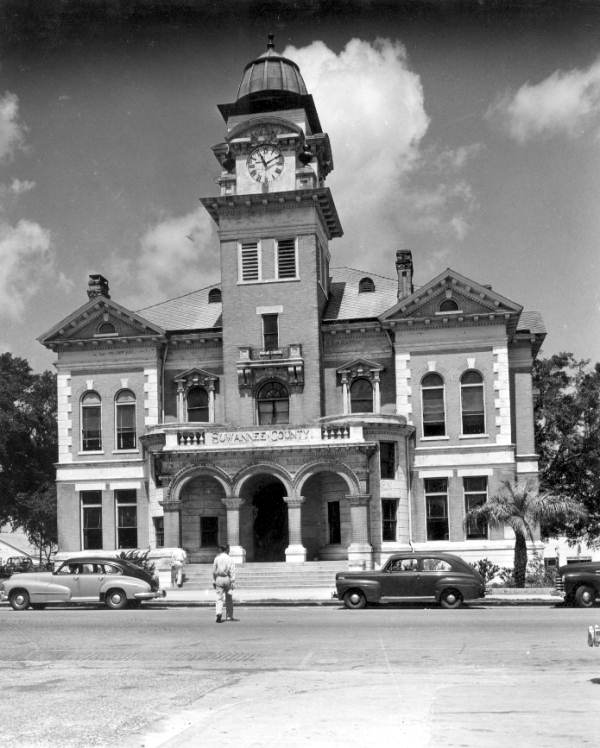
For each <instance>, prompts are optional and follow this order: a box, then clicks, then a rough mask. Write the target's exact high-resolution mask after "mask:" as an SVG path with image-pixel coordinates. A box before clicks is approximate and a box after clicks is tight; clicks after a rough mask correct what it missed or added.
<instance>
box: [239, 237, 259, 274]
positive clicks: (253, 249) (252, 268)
mask: <svg viewBox="0 0 600 748" xmlns="http://www.w3.org/2000/svg"><path fill="white" fill-rule="evenodd" d="M242 280H243V281H256V280H259V267H258V244H257V243H256V242H243V243H242Z"/></svg>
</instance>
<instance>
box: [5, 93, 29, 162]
mask: <svg viewBox="0 0 600 748" xmlns="http://www.w3.org/2000/svg"><path fill="white" fill-rule="evenodd" d="M24 142H25V127H24V125H22V124H20V123H19V99H18V97H17V96H16V95H15V94H13V93H10V91H7V92H6V93H5V94H4V96H1V97H0V160H2V161H8V160H10V159H11V158H12V157H13V156H14V154H15V151H16V150H17V149H19V148H22V147H23V146H24Z"/></svg>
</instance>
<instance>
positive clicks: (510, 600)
mask: <svg viewBox="0 0 600 748" xmlns="http://www.w3.org/2000/svg"><path fill="white" fill-rule="evenodd" d="M165 589H166V591H167V597H166V598H164V599H162V600H153V601H150V602H149V603H146V605H165V604H167V605H176V606H188V607H190V606H193V607H202V606H212V605H214V602H215V595H214V590H213V589H212V587H210V588H206V589H190V588H188V589H186V586H185V585H184V586H183V587H182V588H181V589H171V588H169V587H166V588H165ZM332 592H333V586H332V587H295V588H288V589H247V590H244V589H240V588H236V589H235V590H234V593H233V599H234V602H235V604H236V605H342V602H341V601H340V600H337V599H335V598H332V596H331V594H332ZM551 592H552V590H551V588H534V587H526V588H524V589H516V588H514V587H513V588H510V587H494V588H490V589H489V591H488V593H487V594H486V596H485V598H484V599H483V600H477V601H473V603H471V604H473V605H558V604H560V603H561V602H562V598H561V597H557V596H556V595H552V594H551Z"/></svg>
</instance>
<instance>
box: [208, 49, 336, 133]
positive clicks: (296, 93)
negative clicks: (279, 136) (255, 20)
mask: <svg viewBox="0 0 600 748" xmlns="http://www.w3.org/2000/svg"><path fill="white" fill-rule="evenodd" d="M290 109H304V110H305V111H306V114H307V117H308V122H309V127H310V130H311V132H312V133H320V132H322V130H321V124H320V122H319V117H318V115H317V110H316V108H315V105H314V101H313V98H312V96H311V95H310V94H309V93H308V91H307V90H306V84H305V83H304V80H303V78H302V74H301V73H300V68H299V67H298V65H297V64H296V63H295V62H294V61H293V60H290V59H289V58H287V57H283V56H282V55H280V54H279V53H278V52H276V51H275V45H274V43H273V35H272V34H269V40H268V43H267V49H266V52H263V54H262V55H260V56H259V57H257V58H256V59H254V60H252V61H251V62H249V63H248V64H247V65H246V67H245V68H244V72H243V75H242V81H241V83H240V87H239V89H238V93H237V98H236V100H235V102H234V103H232V104H219V111H220V112H221V114H222V116H223V119H224V120H225V121H226V122H227V121H228V119H229V118H230V117H231V116H235V115H245V114H256V113H259V112H264V113H267V112H276V111H285V110H290Z"/></svg>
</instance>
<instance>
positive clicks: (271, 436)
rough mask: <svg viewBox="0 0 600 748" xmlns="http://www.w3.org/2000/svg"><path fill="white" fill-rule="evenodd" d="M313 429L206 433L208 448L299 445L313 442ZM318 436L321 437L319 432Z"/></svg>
mask: <svg viewBox="0 0 600 748" xmlns="http://www.w3.org/2000/svg"><path fill="white" fill-rule="evenodd" d="M311 431H313V429H290V428H287V429H255V430H253V431H206V432H205V433H204V438H205V444H206V446H207V447H239V446H244V445H245V444H247V445H249V446H257V445H258V446H260V445H261V444H263V445H264V444H290V443H292V444H297V443H299V442H307V441H313V440H311ZM318 436H319V437H320V436H321V433H320V431H319V433H318Z"/></svg>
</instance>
